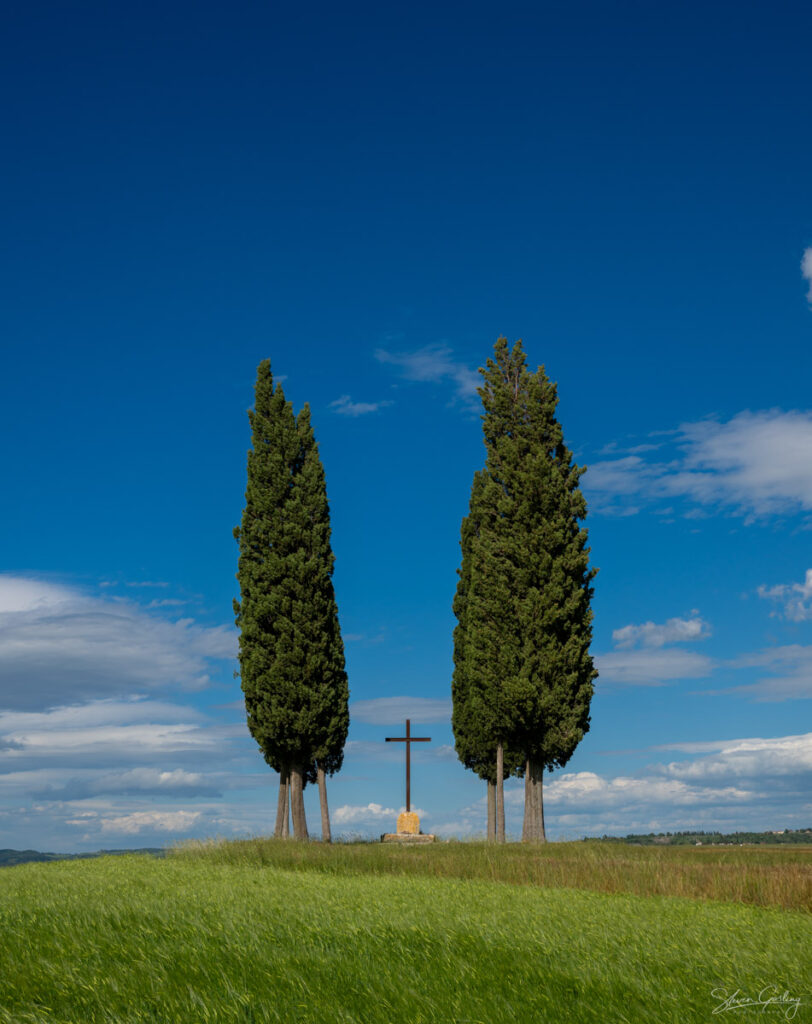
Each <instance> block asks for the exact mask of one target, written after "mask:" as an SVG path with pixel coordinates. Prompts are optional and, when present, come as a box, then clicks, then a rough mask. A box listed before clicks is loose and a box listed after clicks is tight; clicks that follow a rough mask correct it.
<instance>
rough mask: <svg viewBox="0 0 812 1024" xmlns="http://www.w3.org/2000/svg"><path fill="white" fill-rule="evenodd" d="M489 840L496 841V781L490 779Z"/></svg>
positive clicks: (490, 841)
mask: <svg viewBox="0 0 812 1024" xmlns="http://www.w3.org/2000/svg"><path fill="white" fill-rule="evenodd" d="M488 842H489V843H494V842H496V783H495V782H491V780H490V779H488Z"/></svg>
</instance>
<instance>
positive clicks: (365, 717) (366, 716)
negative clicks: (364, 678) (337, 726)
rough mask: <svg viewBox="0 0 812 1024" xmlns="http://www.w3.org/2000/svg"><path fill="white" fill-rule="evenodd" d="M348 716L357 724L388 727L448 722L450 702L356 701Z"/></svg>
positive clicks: (422, 699) (426, 699)
mask: <svg viewBox="0 0 812 1024" xmlns="http://www.w3.org/2000/svg"><path fill="white" fill-rule="evenodd" d="M350 715H351V717H352V718H353V719H356V720H357V721H359V722H368V723H369V724H371V725H390V724H395V723H402V722H405V721H406V719H407V718H409V719H411V721H412V722H415V723H421V724H422V723H427V722H449V721H450V720H451V701H450V700H435V699H432V698H430V697H377V698H374V699H372V700H356V701H353V703H352V704H351V705H350Z"/></svg>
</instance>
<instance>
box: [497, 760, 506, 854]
mask: <svg viewBox="0 0 812 1024" xmlns="http://www.w3.org/2000/svg"><path fill="white" fill-rule="evenodd" d="M496 841H497V843H504V841H505V750H504V747H503V746H502V744H501V742H500V743H498V744H497V745H496Z"/></svg>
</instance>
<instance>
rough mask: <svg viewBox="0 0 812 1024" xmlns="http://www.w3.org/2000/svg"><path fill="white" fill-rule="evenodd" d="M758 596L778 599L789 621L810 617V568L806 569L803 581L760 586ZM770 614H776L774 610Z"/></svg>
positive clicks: (811, 607) (811, 579) (811, 590)
mask: <svg viewBox="0 0 812 1024" xmlns="http://www.w3.org/2000/svg"><path fill="white" fill-rule="evenodd" d="M758 596H759V597H762V598H764V599H765V600H767V601H778V602H780V603H781V604H782V605H783V606H784V612H783V614H784V618H786V619H789V620H790V621H791V622H804V621H806V620H807V619H812V569H807V570H806V578H805V579H804V582H803V583H779V584H777V585H776V586H773V587H767V586H760V587H759V588H758ZM771 614H773V615H776V614H777V613H776V612H772V613H771Z"/></svg>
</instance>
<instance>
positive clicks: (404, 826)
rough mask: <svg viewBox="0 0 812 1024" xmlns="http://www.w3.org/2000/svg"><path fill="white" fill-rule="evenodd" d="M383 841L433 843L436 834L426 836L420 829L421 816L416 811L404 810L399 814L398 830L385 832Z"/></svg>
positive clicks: (382, 837)
mask: <svg viewBox="0 0 812 1024" xmlns="http://www.w3.org/2000/svg"><path fill="white" fill-rule="evenodd" d="M381 842H382V843H433V842H434V836H432V835H428V836H424V835H423V833H422V832H421V831H420V818H418V816H417V815H416V814H415V813H414V811H404V812H403V813H402V814H399V815H398V823H397V832H385V833H384V834H383V835H382V836H381Z"/></svg>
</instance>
